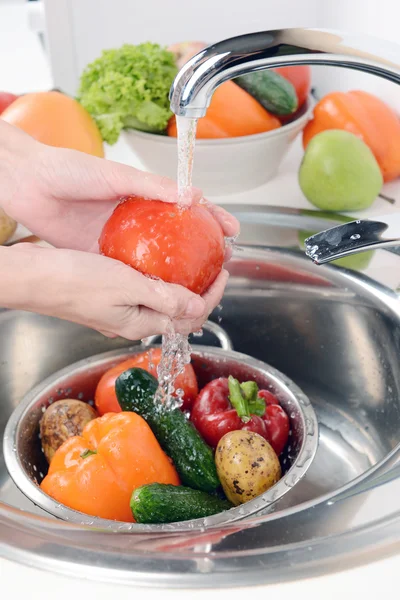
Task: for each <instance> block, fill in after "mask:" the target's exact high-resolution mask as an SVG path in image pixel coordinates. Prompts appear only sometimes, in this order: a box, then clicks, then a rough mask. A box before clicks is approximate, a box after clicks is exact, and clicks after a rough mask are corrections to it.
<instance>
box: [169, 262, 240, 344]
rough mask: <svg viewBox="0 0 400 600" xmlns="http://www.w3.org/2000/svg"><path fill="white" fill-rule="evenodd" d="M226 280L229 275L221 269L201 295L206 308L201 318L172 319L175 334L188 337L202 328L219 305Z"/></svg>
mask: <svg viewBox="0 0 400 600" xmlns="http://www.w3.org/2000/svg"><path fill="white" fill-rule="evenodd" d="M228 279H229V273H228V271H226V270H225V269H223V270H222V271H221V273H220V274H219V275H218V277H217V279H216V280H215V281H214V283H213V284H212V285H211V286H210V288H209V289H208V290H207V292H206V293H205V294H203V300H204V302H205V307H206V308H205V311H204V313H203V314H202V315H201V317H199V318H197V319H173V325H174V328H175V331H176V332H177V333H182V334H186V335H188V334H189V333H193V332H194V331H198V330H199V329H201V328H202V326H203V325H204V323H205V322H206V321H207V319H208V317H209V316H210V314H211V313H212V311H213V310H214V309H215V308H216V307H217V306H218V305H219V304H220V303H221V300H222V297H223V295H224V292H225V287H226V284H227V282H228Z"/></svg>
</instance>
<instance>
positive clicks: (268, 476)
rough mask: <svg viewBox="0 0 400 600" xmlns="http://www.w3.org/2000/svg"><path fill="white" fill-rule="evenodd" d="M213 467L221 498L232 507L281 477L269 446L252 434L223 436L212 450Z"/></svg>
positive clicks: (268, 486)
mask: <svg viewBox="0 0 400 600" xmlns="http://www.w3.org/2000/svg"><path fill="white" fill-rule="evenodd" d="M215 464H216V467H217V472H218V476H219V479H220V481H221V485H222V487H223V490H224V492H225V495H226V497H227V498H228V500H230V502H232V504H234V505H235V506H238V505H239V504H244V503H245V502H248V501H249V500H252V499H253V498H256V497H257V496H259V495H260V494H263V493H264V492H265V491H266V490H268V489H269V488H270V487H272V486H273V485H274V484H275V483H276V482H277V481H278V480H279V479H280V478H281V475H282V472H281V465H280V462H279V459H278V457H277V455H276V454H275V452H274V450H273V448H272V446H271V445H270V444H269V443H268V442H267V441H266V440H265V439H264V438H263V437H261V435H259V434H258V433H253V432H252V431H245V430H239V431H231V432H229V433H227V434H225V435H224V436H223V437H222V438H221V439H220V441H219V443H218V446H217V449H216V451H215Z"/></svg>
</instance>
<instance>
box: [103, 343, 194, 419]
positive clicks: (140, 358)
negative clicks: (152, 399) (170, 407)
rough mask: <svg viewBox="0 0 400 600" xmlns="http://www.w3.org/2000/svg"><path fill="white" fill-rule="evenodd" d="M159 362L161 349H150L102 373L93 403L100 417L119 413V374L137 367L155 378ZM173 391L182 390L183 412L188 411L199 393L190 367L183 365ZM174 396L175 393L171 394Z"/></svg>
mask: <svg viewBox="0 0 400 600" xmlns="http://www.w3.org/2000/svg"><path fill="white" fill-rule="evenodd" d="M160 360H161V348H152V349H150V350H147V351H146V352H142V353H141V354H136V355H135V356H132V357H131V358H128V359H127V360H124V361H123V362H122V363H120V364H118V365H116V366H115V367H112V368H111V369H109V370H108V371H106V372H105V373H104V375H103V376H102V378H101V379H100V381H99V383H98V384H97V387H96V392H95V395H94V402H95V405H96V408H97V410H98V412H99V414H100V415H104V414H105V413H108V412H120V411H121V407H120V405H119V404H118V400H117V396H116V394H115V381H116V379H117V377H119V375H121V373H123V372H124V371H127V370H128V369H132V368H133V367H139V368H141V369H145V371H148V372H149V373H151V374H152V375H153V376H154V377H156V378H157V366H158V364H159V362H160ZM175 389H176V390H179V389H181V390H183V392H184V395H183V398H182V399H183V404H182V409H183V410H189V409H190V407H191V405H192V403H193V401H194V399H195V398H196V396H197V394H198V393H199V388H198V385H197V379H196V375H195V372H194V370H193V367H192V365H190V364H189V365H185V369H184V371H183V373H181V374H180V375H178V377H177V378H176V381H175ZM173 395H174V396H176V393H174V394H173Z"/></svg>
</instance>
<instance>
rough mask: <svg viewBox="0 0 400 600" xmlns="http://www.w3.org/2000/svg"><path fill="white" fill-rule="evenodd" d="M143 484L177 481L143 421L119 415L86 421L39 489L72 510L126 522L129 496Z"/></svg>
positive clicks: (61, 450) (58, 454)
mask: <svg viewBox="0 0 400 600" xmlns="http://www.w3.org/2000/svg"><path fill="white" fill-rule="evenodd" d="M146 483H169V484H172V485H179V483H180V482H179V477H178V474H177V472H176V470H175V467H174V466H173V464H172V463H171V461H170V459H169V458H168V457H167V455H166V454H165V453H164V452H163V450H162V449H161V447H160V445H159V443H158V441H157V439H156V438H155V436H154V434H153V432H152V431H151V429H150V427H149V426H148V425H147V423H146V421H145V420H144V419H142V417H140V416H139V415H137V414H136V413H133V412H121V413H118V414H115V413H108V414H106V415H104V416H103V417H99V418H97V419H94V420H93V421H90V423H88V424H87V425H86V427H85V428H84V430H83V433H82V436H75V437H71V438H69V439H68V440H67V441H66V442H64V444H63V445H62V446H60V448H59V449H58V450H57V452H56V453H55V454H54V457H53V459H52V461H51V463H50V466H49V471H48V474H47V475H46V477H45V478H44V479H43V481H42V483H41V485H40V487H41V489H42V491H43V492H45V493H46V494H48V495H49V496H51V497H52V498H53V499H54V500H56V501H57V502H60V503H61V504H64V505H65V506H68V507H69V508H72V509H74V510H77V511H80V512H82V513H85V514H88V515H91V516H93V517H101V518H103V519H112V520H115V521H127V522H130V523H132V522H134V519H133V517H132V513H131V510H130V506H129V503H130V499H131V495H132V492H133V490H134V489H136V488H137V487H139V486H141V485H144V484H146Z"/></svg>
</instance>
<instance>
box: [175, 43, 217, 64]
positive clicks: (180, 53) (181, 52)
mask: <svg viewBox="0 0 400 600" xmlns="http://www.w3.org/2000/svg"><path fill="white" fill-rule="evenodd" d="M206 46H207V44H206V43H204V42H178V43H177V44H171V45H170V46H168V48H167V50H169V51H170V52H172V53H173V55H174V56H175V61H176V66H177V67H178V69H181V68H182V67H183V66H184V65H185V64H186V63H187V62H188V61H189V60H190V59H191V58H193V56H195V54H197V53H198V52H200V51H201V50H203V49H204V48H205V47H206Z"/></svg>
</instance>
